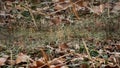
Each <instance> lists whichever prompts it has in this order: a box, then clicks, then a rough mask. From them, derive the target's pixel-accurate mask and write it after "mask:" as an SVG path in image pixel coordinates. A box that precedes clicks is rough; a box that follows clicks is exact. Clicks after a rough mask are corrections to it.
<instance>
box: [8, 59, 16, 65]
mask: <svg viewBox="0 0 120 68" xmlns="http://www.w3.org/2000/svg"><path fill="white" fill-rule="evenodd" d="M7 64H9V65H15V60H7Z"/></svg>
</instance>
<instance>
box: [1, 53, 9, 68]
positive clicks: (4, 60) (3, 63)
mask: <svg viewBox="0 0 120 68" xmlns="http://www.w3.org/2000/svg"><path fill="white" fill-rule="evenodd" d="M7 59H8V56H7V55H5V56H4V57H1V58H0V66H3V65H5V62H6V61H7Z"/></svg>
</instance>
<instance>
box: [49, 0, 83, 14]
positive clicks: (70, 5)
mask: <svg viewBox="0 0 120 68" xmlns="http://www.w3.org/2000/svg"><path fill="white" fill-rule="evenodd" d="M79 1H81V0H78V1H76V2H75V3H73V4H69V5H68V6H66V7H64V8H62V9H60V10H57V11H55V12H52V13H50V14H49V15H53V14H55V13H57V12H60V11H62V10H66V9H67V8H69V7H72V6H73V5H74V4H76V3H78V2H79Z"/></svg>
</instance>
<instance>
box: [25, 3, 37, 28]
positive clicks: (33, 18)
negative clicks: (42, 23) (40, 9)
mask: <svg viewBox="0 0 120 68" xmlns="http://www.w3.org/2000/svg"><path fill="white" fill-rule="evenodd" d="M26 5H27V6H24V7H25V8H26V9H28V11H29V12H30V15H31V17H32V20H33V24H34V25H35V27H36V29H38V27H37V24H36V21H35V17H34V15H33V13H32V10H31V9H30V8H29V7H28V3H27V1H26Z"/></svg>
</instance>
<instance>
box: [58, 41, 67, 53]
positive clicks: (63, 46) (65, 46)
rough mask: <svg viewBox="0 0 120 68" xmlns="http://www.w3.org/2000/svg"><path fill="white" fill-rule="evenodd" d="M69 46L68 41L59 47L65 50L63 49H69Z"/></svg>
mask: <svg viewBox="0 0 120 68" xmlns="http://www.w3.org/2000/svg"><path fill="white" fill-rule="evenodd" d="M68 48H69V47H68V45H67V43H62V44H60V45H59V49H60V50H63V51H64V50H66V49H68Z"/></svg>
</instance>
